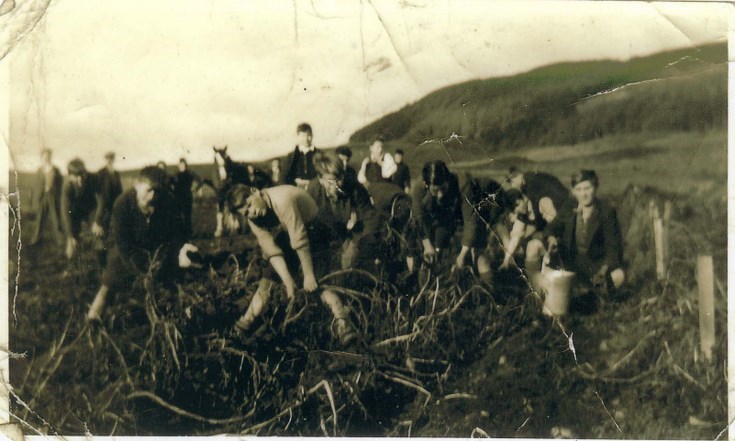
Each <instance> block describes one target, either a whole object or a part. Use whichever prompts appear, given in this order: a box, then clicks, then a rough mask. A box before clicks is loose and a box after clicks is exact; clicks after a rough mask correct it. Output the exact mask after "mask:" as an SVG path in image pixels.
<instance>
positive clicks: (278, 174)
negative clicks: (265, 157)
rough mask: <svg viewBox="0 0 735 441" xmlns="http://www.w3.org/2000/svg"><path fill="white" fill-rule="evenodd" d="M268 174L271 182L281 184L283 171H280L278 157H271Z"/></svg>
mask: <svg viewBox="0 0 735 441" xmlns="http://www.w3.org/2000/svg"><path fill="white" fill-rule="evenodd" d="M270 176H271V183H272V184H273V185H281V184H283V182H281V181H282V179H283V173H282V171H281V160H280V159H278V158H273V159H271V168H270Z"/></svg>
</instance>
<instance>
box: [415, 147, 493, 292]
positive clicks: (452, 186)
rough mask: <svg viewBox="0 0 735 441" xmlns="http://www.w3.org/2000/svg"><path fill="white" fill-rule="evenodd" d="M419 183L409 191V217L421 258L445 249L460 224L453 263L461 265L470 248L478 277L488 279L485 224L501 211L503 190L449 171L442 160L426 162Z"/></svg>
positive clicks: (490, 182)
mask: <svg viewBox="0 0 735 441" xmlns="http://www.w3.org/2000/svg"><path fill="white" fill-rule="evenodd" d="M421 174H422V179H423V185H417V186H416V187H415V188H414V194H413V214H412V215H413V216H414V219H415V222H416V227H417V231H418V234H419V238H420V240H421V246H422V248H423V256H424V260H426V261H427V262H429V263H432V262H433V261H434V260H435V259H437V256H440V257H441V252H442V251H444V250H447V249H448V248H449V246H450V244H451V239H452V236H453V235H454V233H455V231H456V230H457V229H458V228H459V227H460V226H461V225H463V226H464V229H463V232H462V248H461V251H460V252H459V254H458V255H457V258H456V260H455V264H456V266H457V267H458V268H462V267H464V265H465V264H466V260H467V257H468V253H469V252H470V251H472V257H473V261H474V263H475V264H476V265H477V272H478V275H479V276H480V278H481V279H482V280H483V281H485V282H487V283H489V282H490V281H491V280H492V274H491V270H490V257H489V255H488V252H487V247H488V235H489V227H491V226H493V225H495V223H496V222H497V221H498V220H499V219H500V217H501V215H502V214H503V213H504V212H505V206H504V204H503V200H504V199H503V190H502V188H501V186H500V184H499V183H497V182H495V181H493V180H492V179H484V180H481V179H475V178H473V177H471V176H470V175H468V174H462V175H459V176H458V175H457V174H454V173H452V172H450V171H449V168H447V165H446V164H445V163H444V162H443V161H438V160H437V161H431V162H427V163H426V164H425V165H424V167H423V169H422V173H421Z"/></svg>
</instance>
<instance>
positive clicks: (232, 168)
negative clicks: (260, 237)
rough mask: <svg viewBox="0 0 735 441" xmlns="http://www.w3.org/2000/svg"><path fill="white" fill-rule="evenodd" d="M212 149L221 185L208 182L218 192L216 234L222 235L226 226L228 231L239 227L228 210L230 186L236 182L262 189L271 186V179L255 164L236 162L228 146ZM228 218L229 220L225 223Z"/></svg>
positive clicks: (216, 235) (217, 235)
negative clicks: (227, 200) (229, 153)
mask: <svg viewBox="0 0 735 441" xmlns="http://www.w3.org/2000/svg"><path fill="white" fill-rule="evenodd" d="M212 150H214V165H215V167H216V168H217V178H218V179H217V180H218V182H219V185H214V184H213V183H212V182H211V181H210V180H208V182H207V183H208V184H209V185H210V186H211V187H212V188H213V189H214V190H215V192H216V193H217V229H216V230H215V232H214V236H215V237H220V236H222V233H223V231H224V227H225V226H227V230H228V231H235V230H237V228H238V226H237V223H236V222H234V221H233V220H232V219H231V216H229V213H227V212H226V204H225V201H226V198H227V192H228V191H229V190H230V188H232V186H233V185H236V184H244V185H247V186H252V187H256V188H258V189H262V188H265V187H269V186H271V180H270V177H269V176H268V175H267V174H265V173H264V172H263V171H261V170H260V169H258V168H256V167H254V166H253V165H251V164H246V163H243V162H236V161H234V160H233V159H232V158H230V155H228V154H227V146H224V147H222V148H217V147H214V146H213V147H212ZM226 218H227V220H228V222H227V223H226V225H224V224H225V222H224V220H225V219H226Z"/></svg>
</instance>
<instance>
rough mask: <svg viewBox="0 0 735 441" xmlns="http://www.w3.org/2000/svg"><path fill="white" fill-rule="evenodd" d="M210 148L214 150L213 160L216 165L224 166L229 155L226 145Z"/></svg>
mask: <svg viewBox="0 0 735 441" xmlns="http://www.w3.org/2000/svg"><path fill="white" fill-rule="evenodd" d="M212 150H214V162H215V164H217V165H218V166H224V165H225V162H227V159H228V158H229V156H228V155H227V146H224V147H221V148H217V147H214V146H213V147H212Z"/></svg>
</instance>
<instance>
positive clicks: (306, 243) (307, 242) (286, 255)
mask: <svg viewBox="0 0 735 441" xmlns="http://www.w3.org/2000/svg"><path fill="white" fill-rule="evenodd" d="M227 204H228V206H229V208H230V211H231V212H232V213H236V214H238V215H239V216H241V217H243V218H247V220H248V224H249V225H250V230H251V231H252V232H253V234H254V235H255V237H256V239H257V240H258V245H260V248H261V251H262V254H263V258H265V259H266V260H268V261H269V262H270V265H271V267H272V268H273V270H275V272H276V274H277V275H278V277H279V278H280V280H281V282H283V284H284V286H285V287H286V294H287V296H288V298H289V299H292V298H293V297H294V294H295V291H296V282H295V281H294V277H293V276H292V271H297V268H298V266H297V265H298V263H300V264H301V269H302V272H303V276H304V285H303V286H304V290H305V291H307V292H315V291H316V290H317V289H318V282H317V276H319V277H321V276H324V275H325V274H326V272H327V271H328V270H329V261H330V255H331V251H330V249H329V240H328V239H326V238H328V237H329V231H328V228H327V227H326V226H324V225H323V224H322V223H321V222H319V221H318V220H317V212H318V208H317V205H316V202H314V199H312V197H311V196H309V194H308V193H307V192H306V191H304V190H302V189H300V188H298V187H294V186H290V185H279V186H276V187H271V188H265V189H262V190H258V189H256V188H253V187H248V186H245V185H236V186H234V187H233V188H232V189H231V190H230V192H229V193H228V195H227ZM273 278H274V277H273V275H264V277H263V278H262V279H261V280H260V284H259V286H258V290H257V292H256V293H255V295H254V296H253V299H252V300H251V302H250V305H249V306H248V309H247V311H246V312H245V314H243V316H242V317H240V319H239V320H238V321H237V323H236V324H235V326H236V327H237V328H238V329H240V330H242V331H245V330H247V329H249V328H250V326H251V325H252V324H253V322H254V321H255V319H256V318H257V317H258V316H260V314H261V313H262V312H263V310H264V309H265V306H266V305H267V303H268V301H269V299H270V291H271V286H272V284H273V281H272V279H273ZM320 298H321V301H322V303H324V304H325V305H326V306H327V307H329V309H330V311H331V312H332V314H333V316H334V319H335V321H336V325H337V334H338V338H339V340H340V344H342V345H347V344H348V343H350V342H351V341H352V340H354V338H355V337H356V335H355V332H354V330H353V329H352V327H351V326H350V324H349V309H348V308H347V307H345V306H344V304H343V303H342V301H341V300H340V298H339V297H338V296H337V294H335V293H334V292H332V291H329V290H322V291H321V293H320Z"/></svg>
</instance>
